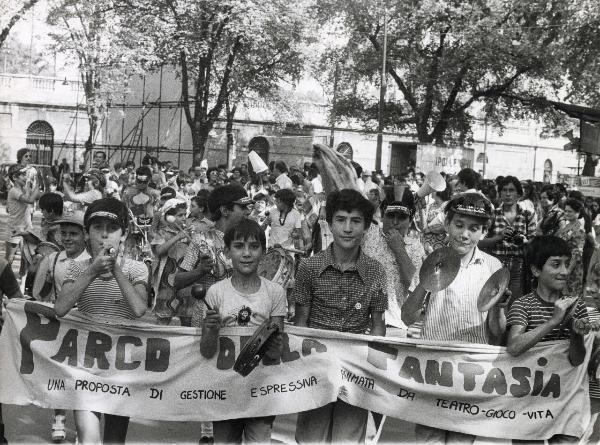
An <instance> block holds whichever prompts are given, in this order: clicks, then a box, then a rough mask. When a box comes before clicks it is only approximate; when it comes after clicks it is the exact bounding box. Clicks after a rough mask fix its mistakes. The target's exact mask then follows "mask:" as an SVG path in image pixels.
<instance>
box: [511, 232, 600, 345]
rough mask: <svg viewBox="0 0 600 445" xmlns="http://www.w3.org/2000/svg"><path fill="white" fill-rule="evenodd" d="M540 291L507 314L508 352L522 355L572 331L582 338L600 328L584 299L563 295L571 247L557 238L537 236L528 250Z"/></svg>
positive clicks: (567, 335) (524, 298)
mask: <svg viewBox="0 0 600 445" xmlns="http://www.w3.org/2000/svg"><path fill="white" fill-rule="evenodd" d="M527 259H528V262H529V264H531V272H532V273H533V275H534V276H535V277H536V278H537V288H536V289H535V290H534V291H533V292H532V293H530V294H527V295H524V296H522V297H521V298H519V299H517V300H516V301H515V302H514V303H513V304H512V306H511V307H510V310H509V312H508V317H507V321H506V324H507V327H508V329H509V333H508V343H507V349H508V352H509V353H510V354H511V355H515V356H517V355H520V354H522V353H524V352H525V351H527V350H529V349H530V348H532V347H533V346H535V345H536V344H537V343H539V342H544V341H553V340H565V339H568V338H569V337H570V335H571V330H573V331H574V332H575V333H577V334H580V335H585V334H587V333H588V332H589V331H590V330H598V329H600V324H599V323H598V322H596V321H590V320H589V318H588V315H587V310H586V307H585V304H584V302H583V299H582V298H577V296H563V292H564V290H565V289H566V286H567V277H568V275H569V272H568V268H569V261H570V259H571V248H570V247H569V245H568V244H567V242H566V241H564V240H562V239H561V238H558V237H556V236H550V235H547V236H538V237H535V238H534V239H533V240H532V241H531V243H530V245H529V248H528V249H527Z"/></svg>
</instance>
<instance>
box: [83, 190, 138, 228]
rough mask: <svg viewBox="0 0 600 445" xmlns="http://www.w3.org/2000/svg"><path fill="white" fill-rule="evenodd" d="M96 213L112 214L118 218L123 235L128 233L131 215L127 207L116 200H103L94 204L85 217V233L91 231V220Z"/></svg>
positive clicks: (98, 200)
mask: <svg viewBox="0 0 600 445" xmlns="http://www.w3.org/2000/svg"><path fill="white" fill-rule="evenodd" d="M96 212H106V213H111V214H113V215H115V216H116V217H117V220H116V221H117V223H118V224H119V225H120V226H121V230H122V231H123V233H125V232H126V231H127V226H128V224H129V213H128V211H127V206H126V205H125V204H123V203H122V202H121V201H119V200H118V199H116V198H102V199H97V200H96V201H94V202H92V203H91V204H90V205H89V206H88V208H87V210H86V211H85V215H84V216H83V224H84V226H85V231H86V232H89V231H90V225H91V219H92V216H93V214H94V213H96Z"/></svg>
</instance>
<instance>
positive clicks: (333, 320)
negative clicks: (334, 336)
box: [293, 246, 388, 334]
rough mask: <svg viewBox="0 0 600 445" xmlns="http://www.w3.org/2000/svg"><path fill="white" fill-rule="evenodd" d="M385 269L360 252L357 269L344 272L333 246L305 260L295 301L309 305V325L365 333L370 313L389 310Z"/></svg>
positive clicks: (299, 274) (297, 284)
mask: <svg viewBox="0 0 600 445" xmlns="http://www.w3.org/2000/svg"><path fill="white" fill-rule="evenodd" d="M386 289H387V287H386V280H385V270H384V269H383V266H382V265H381V264H380V263H379V262H377V261H376V260H374V259H373V258H370V257H368V256H367V255H365V254H364V253H363V251H362V250H361V251H360V253H359V255H358V259H357V261H356V264H355V266H354V267H351V268H349V269H346V270H345V271H343V272H342V270H341V269H340V266H339V265H338V264H336V262H335V259H334V256H333V246H331V247H329V248H328V249H327V250H324V251H322V252H320V253H318V254H317V255H315V256H313V257H311V258H308V259H306V260H303V261H302V262H301V263H300V266H299V268H298V272H297V273H296V283H295V286H294V293H293V295H294V301H296V303H298V304H300V305H302V306H310V314H309V316H308V326H309V327H311V328H316V329H328V330H331V331H340V332H351V333H355V334H364V333H365V332H366V331H367V329H368V328H369V327H370V326H371V314H372V313H373V312H374V311H378V312H383V311H385V310H386V309H387V307H388V302H387V292H386Z"/></svg>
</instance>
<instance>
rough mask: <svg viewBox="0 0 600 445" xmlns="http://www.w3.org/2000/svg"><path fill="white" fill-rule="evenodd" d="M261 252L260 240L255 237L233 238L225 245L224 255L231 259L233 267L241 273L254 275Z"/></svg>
mask: <svg viewBox="0 0 600 445" xmlns="http://www.w3.org/2000/svg"><path fill="white" fill-rule="evenodd" d="M262 254H263V249H262V246H261V244H260V241H259V240H257V239H256V238H248V239H246V240H243V239H234V240H233V241H232V242H231V245H230V246H229V247H225V255H227V256H228V257H229V258H230V259H231V263H232V265H233V269H234V270H236V271H237V272H239V273H241V274H242V275H246V276H248V275H254V274H256V271H257V270H258V263H259V262H260V259H261V257H262Z"/></svg>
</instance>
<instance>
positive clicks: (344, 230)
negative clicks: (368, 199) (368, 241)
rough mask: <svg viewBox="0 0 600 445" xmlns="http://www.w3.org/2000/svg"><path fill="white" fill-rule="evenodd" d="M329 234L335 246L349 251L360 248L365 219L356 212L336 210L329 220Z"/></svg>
mask: <svg viewBox="0 0 600 445" xmlns="http://www.w3.org/2000/svg"><path fill="white" fill-rule="evenodd" d="M330 227H331V233H332V235H333V242H334V243H335V245H336V246H338V247H340V248H342V249H345V250H349V249H353V248H355V247H358V246H360V243H361V241H362V239H363V235H364V233H365V230H366V229H365V218H364V217H363V215H362V213H360V212H359V211H358V210H352V211H351V212H347V211H345V210H338V211H336V212H335V213H334V214H333V218H332V219H331V224H330Z"/></svg>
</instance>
